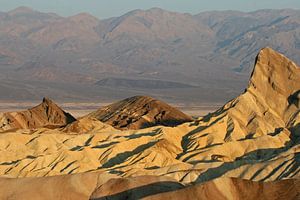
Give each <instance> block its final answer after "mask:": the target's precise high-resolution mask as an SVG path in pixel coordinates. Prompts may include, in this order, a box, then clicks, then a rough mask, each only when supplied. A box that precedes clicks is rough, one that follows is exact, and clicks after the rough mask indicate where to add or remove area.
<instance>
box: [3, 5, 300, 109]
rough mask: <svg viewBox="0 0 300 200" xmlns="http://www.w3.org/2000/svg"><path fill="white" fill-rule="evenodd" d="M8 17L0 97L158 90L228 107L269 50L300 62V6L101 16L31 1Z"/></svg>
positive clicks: (86, 97) (110, 95) (109, 97)
mask: <svg viewBox="0 0 300 200" xmlns="http://www.w3.org/2000/svg"><path fill="white" fill-rule="evenodd" d="M0 20H1V23H0V69H1V75H0V92H1V93H5V94H7V95H2V96H0V100H11V99H17V100H37V99H39V98H40V96H46V95H47V96H50V97H53V98H54V97H55V98H57V99H59V100H68V101H72V100H73V99H78V100H81V101H96V100H95V99H97V101H98V99H100V100H102V101H114V100H116V99H120V98H126V97H128V96H135V95H151V96H154V97H159V98H162V99H163V100H172V101H177V102H186V101H189V102H194V103H195V102H197V103H199V101H201V103H208V102H209V103H224V102H226V101H228V100H230V99H232V98H234V97H236V96H237V95H238V94H239V93H240V92H241V91H242V89H243V88H245V86H246V83H247V80H248V78H249V75H250V72H251V70H252V67H253V63H254V59H255V56H256V54H257V52H258V51H259V50H260V49H261V48H263V47H265V46H270V47H271V48H273V49H275V50H277V51H279V52H281V53H284V54H285V55H287V56H289V57H290V58H292V59H293V60H294V61H295V62H297V63H299V62H300V60H299V56H298V55H299V53H300V50H299V49H300V45H299V44H300V42H299V41H300V35H299V34H300V15H299V11H297V10H260V11H256V12H249V13H243V12H236V11H218V12H204V13H199V14H198V15H190V14H182V13H176V12H169V11H166V10H162V9H159V8H154V9H149V10H135V11H131V12H129V13H126V14H124V15H122V16H118V17H114V18H110V19H102V20H99V19H97V18H95V17H93V16H91V15H89V14H87V13H81V14H78V15H75V16H70V17H61V16H58V15H55V14H49V13H41V12H38V11H35V10H32V9H29V8H24V7H22V8H18V9H15V10H13V11H10V12H6V13H5V12H3V13H1V15H0ZM45 91H46V92H45ZM182 94H186V95H187V96H189V98H184V97H183V96H182Z"/></svg>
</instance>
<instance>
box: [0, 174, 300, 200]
mask: <svg viewBox="0 0 300 200" xmlns="http://www.w3.org/2000/svg"><path fill="white" fill-rule="evenodd" d="M0 186H1V187H0V199H44V200H47V199H49V200H50V199H51V200H52V199H57V200H67V199H73V200H86V199H90V200H104V199H107V200H110V199H114V200H123V199H149V200H150V199H151V200H159V199H169V198H172V199H174V200H176V199H180V200H185V199H187V200H188V199H199V200H200V199H207V200H225V199H228V200H229V199H236V200H244V199H246V200H252V199H267V200H271V199H272V200H273V199H274V200H280V199H286V200H298V199H299V197H300V196H299V195H300V181H299V180H293V179H291V180H283V181H276V182H271V183H263V182H252V181H246V180H241V179H233V178H221V179H217V180H214V181H209V182H206V183H203V184H197V185H194V186H184V185H182V184H180V183H178V182H177V181H175V180H174V179H172V178H168V177H155V176H140V177H135V178H115V176H114V175H110V174H107V173H82V174H73V175H64V176H54V177H47V178H45V177H41V178H21V179H18V180H16V179H8V178H0Z"/></svg>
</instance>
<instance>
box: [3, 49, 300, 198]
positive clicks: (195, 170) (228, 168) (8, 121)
mask: <svg viewBox="0 0 300 200" xmlns="http://www.w3.org/2000/svg"><path fill="white" fill-rule="evenodd" d="M187 98H188V97H187ZM299 108H300V68H299V67H298V66H297V65H296V64H295V63H294V62H292V61H291V60H289V59H288V58H287V57H285V56H284V55H282V54H279V53H278V52H276V51H274V50H272V49H270V48H264V49H262V50H261V51H260V52H259V54H258V56H257V59H256V63H255V67H254V70H253V73H252V75H251V78H250V81H249V84H248V87H247V88H246V89H245V92H244V93H242V94H241V95H240V96H238V97H237V98H235V99H233V100H231V101H229V102H228V103H226V104H225V105H224V106H222V107H221V108H220V109H218V110H216V111H214V112H212V113H209V114H207V115H204V116H202V117H198V118H193V117H191V116H190V115H188V114H185V113H184V112H182V111H180V110H179V109H177V108H175V107H173V106H170V105H168V104H167V103H164V102H162V101H159V100H156V99H153V98H151V97H147V96H135V97H130V98H127V99H125V100H122V101H119V102H116V103H113V104H110V105H107V106H102V107H100V108H99V109H98V110H94V111H92V112H90V113H88V114H86V115H83V116H81V117H77V116H76V117H74V116H72V115H71V114H69V113H67V112H66V111H64V110H63V109H61V108H60V107H59V106H58V105H57V104H56V103H54V102H53V101H52V100H50V99H48V98H44V99H43V101H42V103H41V104H39V105H38V106H35V107H33V108H31V109H28V110H25V111H15V112H6V113H2V114H1V115H0V131H1V133H0V199H10V200H12V199H49V200H50V199H59V200H60V199H72V200H77V199H78V200H85V199H86V200H88V199H92V200H104V199H168V198H172V199H180V200H181V199H212V200H215V199H217V200H218V199H220V200H221V199H270V200H271V199H300V109H299ZM199 115H201V114H199Z"/></svg>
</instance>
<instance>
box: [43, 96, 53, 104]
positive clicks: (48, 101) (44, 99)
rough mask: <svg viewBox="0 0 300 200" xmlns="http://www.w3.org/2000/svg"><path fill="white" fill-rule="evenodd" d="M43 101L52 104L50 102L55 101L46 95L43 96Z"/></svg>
mask: <svg viewBox="0 0 300 200" xmlns="http://www.w3.org/2000/svg"><path fill="white" fill-rule="evenodd" d="M43 103H46V104H50V103H53V102H52V100H51V99H49V98H48V97H44V98H43Z"/></svg>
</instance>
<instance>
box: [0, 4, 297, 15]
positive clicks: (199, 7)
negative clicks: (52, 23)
mask: <svg viewBox="0 0 300 200" xmlns="http://www.w3.org/2000/svg"><path fill="white" fill-rule="evenodd" d="M0 5H1V7H0V10H1V11H8V10H11V9H13V8H16V7H19V6H28V7H31V8H34V9H37V10H40V11H43V12H55V13H57V14H60V15H63V16H70V15H74V14H77V13H80V12H88V13H91V14H93V15H95V16H97V17H99V18H108V17H113V16H119V15H122V14H124V13H126V12H128V11H131V10H134V9H148V8H152V7H160V8H163V9H167V10H172V11H179V12H188V13H192V14H196V13H199V12H201V11H207V10H242V11H253V10H258V9H266V8H275V9H280V8H295V9H300V0H0Z"/></svg>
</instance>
